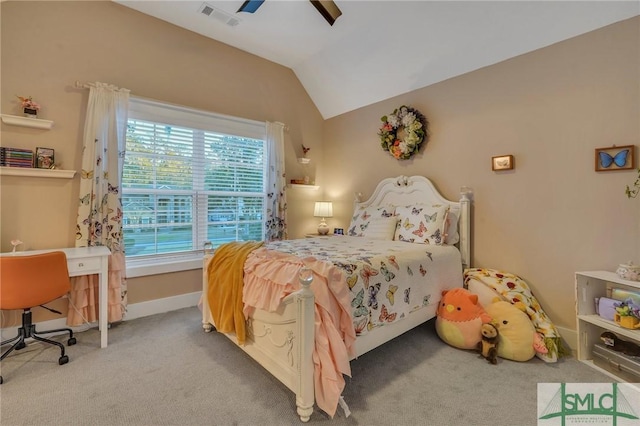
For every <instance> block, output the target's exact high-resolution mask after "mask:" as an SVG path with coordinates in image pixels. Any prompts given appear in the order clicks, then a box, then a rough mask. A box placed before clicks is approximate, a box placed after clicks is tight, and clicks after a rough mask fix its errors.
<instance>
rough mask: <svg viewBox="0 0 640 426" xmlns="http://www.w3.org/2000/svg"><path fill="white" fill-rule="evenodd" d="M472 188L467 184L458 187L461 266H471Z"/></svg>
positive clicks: (465, 267) (464, 267)
mask: <svg viewBox="0 0 640 426" xmlns="http://www.w3.org/2000/svg"><path fill="white" fill-rule="evenodd" d="M472 197H473V189H471V188H470V187H468V186H462V187H460V222H459V223H460V230H459V232H460V244H459V247H460V254H461V255H462V268H463V269H467V268H470V267H471V199H472Z"/></svg>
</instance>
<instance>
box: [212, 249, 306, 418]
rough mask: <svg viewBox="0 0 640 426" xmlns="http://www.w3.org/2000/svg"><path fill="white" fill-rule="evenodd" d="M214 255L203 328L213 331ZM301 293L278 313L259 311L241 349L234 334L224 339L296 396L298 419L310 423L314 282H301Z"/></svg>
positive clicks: (255, 314)
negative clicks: (312, 287) (212, 281)
mask: <svg viewBox="0 0 640 426" xmlns="http://www.w3.org/2000/svg"><path fill="white" fill-rule="evenodd" d="M211 258H212V255H211V254H207V255H205V257H204V262H203V268H202V271H203V276H202V295H203V297H202V326H203V328H204V330H205V331H207V332H209V331H211V330H212V325H213V326H215V324H213V320H212V318H211V311H210V310H209V303H208V301H207V297H206V295H207V294H208V282H209V280H208V276H207V275H208V274H207V265H208V263H209V261H210V260H211ZM300 284H301V285H302V289H301V290H299V291H297V292H295V293H292V294H290V295H289V296H287V297H286V298H285V299H284V300H283V303H282V304H281V305H280V307H279V308H278V310H277V311H276V312H272V313H270V312H266V311H263V310H256V311H255V313H254V314H253V316H252V317H251V318H249V319H248V320H247V338H246V342H245V344H244V345H242V346H241V345H238V340H237V338H236V336H235V334H232V333H226V334H225V335H226V336H227V337H228V338H229V339H230V340H231V341H233V342H234V343H235V344H236V345H238V347H240V348H241V349H242V350H243V351H245V352H246V353H247V354H248V355H249V356H251V358H253V359H254V360H256V361H257V362H258V363H259V364H260V365H262V366H263V367H264V368H265V369H266V370H267V371H269V373H271V374H272V375H273V376H274V377H276V378H277V379H278V380H280V381H281V382H282V383H283V384H284V385H285V386H287V387H288V388H289V389H290V390H291V391H292V392H294V393H295V395H296V406H297V407H298V409H297V410H298V415H299V416H300V419H301V420H302V421H303V422H307V421H309V418H310V416H311V413H312V412H313V405H314V403H315V395H314V388H313V345H314V340H315V334H314V316H315V308H314V297H313V292H312V291H311V289H310V288H309V287H310V285H311V281H303V280H302V279H300Z"/></svg>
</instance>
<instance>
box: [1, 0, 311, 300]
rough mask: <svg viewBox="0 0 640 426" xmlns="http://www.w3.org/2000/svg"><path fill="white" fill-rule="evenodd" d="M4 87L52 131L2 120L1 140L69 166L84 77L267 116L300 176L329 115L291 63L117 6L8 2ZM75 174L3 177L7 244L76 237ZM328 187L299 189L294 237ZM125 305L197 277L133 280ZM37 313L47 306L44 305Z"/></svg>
mask: <svg viewBox="0 0 640 426" xmlns="http://www.w3.org/2000/svg"><path fill="white" fill-rule="evenodd" d="M0 7H1V9H0V11H1V12H0V13H1V17H0V18H1V37H2V38H1V47H2V49H1V60H2V63H1V66H2V75H1V87H0V107H1V110H2V113H3V114H19V112H20V109H19V103H18V100H17V98H16V95H21V96H32V97H33V98H34V100H36V101H37V102H39V103H41V104H42V109H41V111H40V114H39V116H40V118H43V119H47V120H53V121H54V126H53V128H52V129H51V130H49V131H43V130H35V129H30V128H24V127H15V126H9V125H6V124H2V127H1V130H2V133H1V140H0V143H1V145H2V146H10V147H17V148H27V149H35V148H36V147H37V146H44V147H49V148H54V149H55V155H56V162H61V163H62V168H64V169H74V170H79V169H80V168H81V150H82V143H81V138H82V132H83V125H84V124H83V123H84V114H85V106H86V103H87V97H88V91H87V90H82V89H76V88H74V83H75V81H76V80H79V81H81V82H91V81H102V82H107V83H111V84H115V85H117V86H120V87H126V88H128V89H130V90H131V93H132V95H135V96H140V97H144V98H151V99H157V100H161V101H166V102H169V103H174V104H179V105H186V106H189V107H193V108H200V109H203V110H207V111H212V112H215V113H221V114H228V115H234V116H238V117H244V118H248V119H253V120H259V121H265V120H270V121H280V122H283V123H285V124H286V125H287V126H288V127H289V131H288V132H287V133H285V142H286V167H287V171H288V173H289V175H290V177H291V178H295V177H297V178H301V177H302V176H303V174H304V170H303V169H302V166H300V165H299V164H298V163H297V161H296V157H297V156H301V154H302V148H301V144H302V143H304V145H305V146H309V147H311V148H312V149H311V152H310V154H309V156H310V157H311V158H312V160H313V161H312V163H311V165H310V166H309V169H310V174H312V178H317V180H319V176H318V177H316V176H315V169H316V167H317V165H318V163H317V161H316V160H317V159H318V158H321V157H322V138H321V134H322V125H323V120H322V116H321V115H320V113H319V112H318V110H317V109H316V107H315V106H314V105H313V103H312V102H311V100H310V99H309V97H308V95H307V94H306V92H305V90H304V88H303V87H302V85H301V84H300V83H299V81H298V80H297V78H296V77H295V75H294V73H293V71H291V70H290V69H288V68H285V67H282V66H280V65H277V64H275V63H273V62H269V61H265V60H263V59H261V58H258V57H256V56H254V55H250V54H247V53H244V52H241V51H239V50H237V49H235V48H232V47H230V46H228V45H225V44H222V43H219V42H216V41H213V40H210V39H207V38H205V37H202V36H199V35H197V34H195V33H192V32H190V31H186V30H183V29H180V28H178V27H175V26H173V25H170V24H168V23H166V22H164V21H160V20H157V19H155V18H151V17H149V16H146V15H143V14H141V13H138V12H136V11H133V10H131V9H129V8H126V7H123V6H120V5H118V4H116V3H113V2H108V1H107V2H102V1H100V2H2V3H1V6H0ZM78 188H79V176H78V175H77V174H76V176H75V177H74V178H73V179H72V180H66V179H45V178H23V177H6V176H4V177H2V186H1V197H0V203H1V204H0V210H1V211H0V250H1V251H3V252H5V251H9V250H11V245H10V241H11V240H12V239H14V238H19V239H21V240H22V241H24V243H25V245H24V246H22V247H21V249H29V248H31V249H35V248H55V247H63V246H67V247H71V246H73V245H74V243H75V240H74V235H75V220H76V211H77V210H76V209H77V207H76V206H77V197H78ZM316 198H322V196H321V191H310V190H307V189H305V190H297V191H292V194H291V195H290V200H289V208H290V210H289V211H290V217H291V218H292V223H291V226H290V233H291V235H292V236H302V235H304V233H306V232H310V231H312V230H313V229H314V226H315V219H314V218H313V217H310V216H311V212H312V209H313V201H314V200H315V199H316ZM128 284H129V302H130V303H136V302H141V301H146V300H150V299H156V298H162V297H168V296H171V295H176V294H183V293H190V292H193V291H197V290H199V289H200V285H201V284H200V273H199V272H198V271H189V272H185V273H181V274H167V275H162V276H160V275H159V276H154V277H145V278H135V279H129V280H128ZM38 311H40V310H38Z"/></svg>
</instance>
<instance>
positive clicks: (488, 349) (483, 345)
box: [478, 323, 499, 364]
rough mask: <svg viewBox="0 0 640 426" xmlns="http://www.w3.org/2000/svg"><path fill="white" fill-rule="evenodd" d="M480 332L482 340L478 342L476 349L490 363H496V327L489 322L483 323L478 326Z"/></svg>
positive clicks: (497, 336)
mask: <svg viewBox="0 0 640 426" xmlns="http://www.w3.org/2000/svg"><path fill="white" fill-rule="evenodd" d="M480 333H481V334H482V340H481V341H480V342H478V350H479V351H480V353H481V354H482V356H483V357H484V358H485V359H486V360H487V361H489V362H490V363H491V364H497V363H498V361H497V359H496V358H497V356H498V338H499V335H498V328H497V327H496V326H495V325H493V324H491V323H485V324H482V327H480Z"/></svg>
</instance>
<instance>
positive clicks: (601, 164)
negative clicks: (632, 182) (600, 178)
mask: <svg viewBox="0 0 640 426" xmlns="http://www.w3.org/2000/svg"><path fill="white" fill-rule="evenodd" d="M634 148H635V145H624V146H615V145H614V146H610V147H606V148H596V172H611V171H614V170H631V169H634V168H635V161H634V157H633V154H634V153H633V151H634Z"/></svg>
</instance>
